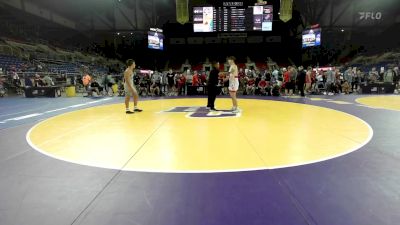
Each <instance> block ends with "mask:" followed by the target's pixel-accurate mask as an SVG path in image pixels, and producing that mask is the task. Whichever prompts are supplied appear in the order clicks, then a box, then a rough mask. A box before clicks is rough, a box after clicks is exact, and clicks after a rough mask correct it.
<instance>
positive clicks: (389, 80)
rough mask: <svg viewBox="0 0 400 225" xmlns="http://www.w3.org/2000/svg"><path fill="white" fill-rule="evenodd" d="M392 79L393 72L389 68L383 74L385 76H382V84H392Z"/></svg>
mask: <svg viewBox="0 0 400 225" xmlns="http://www.w3.org/2000/svg"><path fill="white" fill-rule="evenodd" d="M393 77H394V72H393V70H392V69H391V68H389V69H388V70H387V71H386V72H385V74H384V76H383V82H385V83H391V84H392V83H393Z"/></svg>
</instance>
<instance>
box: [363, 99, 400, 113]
mask: <svg viewBox="0 0 400 225" xmlns="http://www.w3.org/2000/svg"><path fill="white" fill-rule="evenodd" d="M356 102H358V103H360V104H363V105H367V106H371V107H376V108H381V109H390V110H397V111H400V96H396V95H390V96H373V97H365V98H358V99H356Z"/></svg>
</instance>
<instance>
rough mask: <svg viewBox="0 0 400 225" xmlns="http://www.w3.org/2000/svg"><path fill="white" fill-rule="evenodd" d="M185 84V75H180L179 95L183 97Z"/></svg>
mask: <svg viewBox="0 0 400 225" xmlns="http://www.w3.org/2000/svg"><path fill="white" fill-rule="evenodd" d="M185 84H186V77H185V75H183V74H181V75H179V79H178V95H183V94H184V87H185Z"/></svg>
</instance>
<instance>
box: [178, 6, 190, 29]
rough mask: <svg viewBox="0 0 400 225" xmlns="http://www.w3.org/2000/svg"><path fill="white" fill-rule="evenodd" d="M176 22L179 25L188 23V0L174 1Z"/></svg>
mask: <svg viewBox="0 0 400 225" xmlns="http://www.w3.org/2000/svg"><path fill="white" fill-rule="evenodd" d="M176 21H178V23H180V24H185V23H187V22H189V0H176Z"/></svg>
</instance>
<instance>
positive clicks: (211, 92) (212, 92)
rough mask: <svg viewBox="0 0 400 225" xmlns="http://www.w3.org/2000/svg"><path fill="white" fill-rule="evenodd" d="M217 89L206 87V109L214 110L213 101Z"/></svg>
mask: <svg viewBox="0 0 400 225" xmlns="http://www.w3.org/2000/svg"><path fill="white" fill-rule="evenodd" d="M217 89H218V88H217V87H216V86H208V101H207V107H209V108H211V109H215V99H216V98H217V94H218V90H217Z"/></svg>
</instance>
